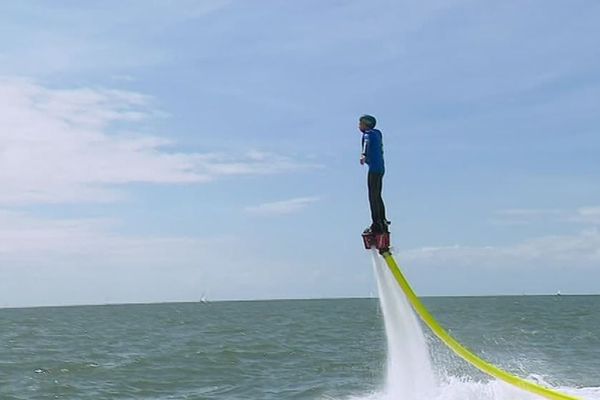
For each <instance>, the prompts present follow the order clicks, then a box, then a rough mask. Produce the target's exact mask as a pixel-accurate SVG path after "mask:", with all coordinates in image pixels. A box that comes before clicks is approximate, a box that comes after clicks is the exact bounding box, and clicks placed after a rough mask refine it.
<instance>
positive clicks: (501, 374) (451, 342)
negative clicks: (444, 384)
mask: <svg viewBox="0 0 600 400" xmlns="http://www.w3.org/2000/svg"><path fill="white" fill-rule="evenodd" d="M382 256H383V258H384V259H385V262H386V263H387V265H388V267H389V268H390V271H392V274H393V275H394V277H395V278H396V281H397V282H398V284H399V285H400V287H401V288H402V290H403V291H404V294H406V297H407V298H408V301H409V302H410V303H411V305H412V307H413V308H414V310H415V312H416V313H417V314H418V315H419V317H420V318H421V319H422V320H423V322H424V323H425V324H426V325H427V326H428V327H429V328H430V329H431V330H432V331H433V333H434V334H435V335H436V336H437V337H438V338H440V340H441V341H442V342H444V343H445V344H446V346H448V347H449V348H450V349H451V350H452V351H454V352H455V353H456V354H457V355H458V356H460V357H462V358H463V359H464V360H465V361H467V362H468V363H470V364H471V365H473V366H474V367H476V368H478V369H479V370H481V371H483V372H485V373H486V374H489V375H491V376H493V377H495V378H498V379H501V380H503V381H504V382H507V383H510V384H511V385H513V386H516V387H518V388H521V389H523V390H527V391H528V392H531V393H535V394H538V395H540V396H543V397H546V398H548V399H553V400H578V398H577V397H573V396H569V395H566V394H563V393H560V392H557V391H555V390H552V389H549V388H546V387H543V386H540V385H536V384H535V383H533V382H530V381H527V380H525V379H522V378H519V377H518V376H515V375H512V374H510V373H508V372H506V371H504V370H502V369H500V368H498V367H496V366H494V365H492V364H490V363H488V362H487V361H485V360H483V359H481V358H479V357H478V356H476V355H475V354H473V353H472V352H471V351H469V350H468V349H467V348H465V347H464V346H463V345H461V344H460V343H459V342H458V341H456V339H454V338H453V337H452V336H450V334H448V332H446V331H445V330H444V328H442V326H441V325H440V324H439V323H438V322H437V321H436V320H435V318H434V317H433V315H431V314H430V313H429V311H428V310H427V308H425V306H424V305H423V303H421V301H420V300H419V298H418V297H417V295H416V294H415V292H414V291H413V290H412V288H411V287H410V285H409V283H408V281H407V280H406V278H405V277H404V275H403V274H402V272H401V271H400V268H398V264H396V260H394V257H393V256H392V254H391V253H390V252H386V253H383V254H382Z"/></svg>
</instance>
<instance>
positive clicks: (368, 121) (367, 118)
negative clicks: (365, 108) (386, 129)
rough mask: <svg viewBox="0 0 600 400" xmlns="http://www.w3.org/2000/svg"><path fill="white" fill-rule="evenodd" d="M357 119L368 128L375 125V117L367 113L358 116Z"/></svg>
mask: <svg viewBox="0 0 600 400" xmlns="http://www.w3.org/2000/svg"><path fill="white" fill-rule="evenodd" d="M359 121H360V122H364V123H365V125H367V126H368V127H369V128H370V129H373V128H375V125H377V120H376V119H375V117H374V116H372V115H368V114H365V115H363V116H362V117H360V119H359Z"/></svg>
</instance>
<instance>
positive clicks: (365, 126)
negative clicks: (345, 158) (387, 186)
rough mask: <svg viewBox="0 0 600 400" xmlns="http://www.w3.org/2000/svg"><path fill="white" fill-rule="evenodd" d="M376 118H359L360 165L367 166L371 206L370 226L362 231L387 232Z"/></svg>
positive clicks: (381, 138) (381, 144)
mask: <svg viewBox="0 0 600 400" xmlns="http://www.w3.org/2000/svg"><path fill="white" fill-rule="evenodd" d="M376 124H377V120H376V119H375V117H373V116H372V115H363V116H362V117H360V119H359V124H358V129H359V130H360V131H361V132H362V153H361V156H360V163H361V165H364V164H367V165H368V166H369V173H368V174H367V187H368V188H369V205H370V206H371V219H372V223H371V226H370V227H369V228H367V229H365V232H364V233H368V234H380V233H388V224H389V221H388V220H387V219H386V217H385V205H384V204H383V199H382V198H381V189H382V188H383V174H384V173H385V165H384V162H383V136H382V134H381V131H379V130H378V129H375V125H376Z"/></svg>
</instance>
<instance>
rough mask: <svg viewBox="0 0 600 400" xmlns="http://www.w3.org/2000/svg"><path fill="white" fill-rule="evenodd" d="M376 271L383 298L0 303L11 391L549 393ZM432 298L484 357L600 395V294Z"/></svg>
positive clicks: (273, 395)
mask: <svg viewBox="0 0 600 400" xmlns="http://www.w3.org/2000/svg"><path fill="white" fill-rule="evenodd" d="M376 270H377V269H376ZM376 272H377V271H376ZM378 278H379V280H380V282H379V285H380V295H381V298H382V303H381V304H380V303H379V300H378V299H338V300H289V301H255V302H214V303H209V304H203V303H179V304H149V305H110V306H82V307H57V308H52V307H49V308H29V309H0V399H1V400H10V399H148V400H149V399H328V400H330V399H353V400H354V399H373V400H378V399H386V400H387V399H406V400H409V399H410V400H418V399H419V398H428V399H439V400H451V399H457V400H458V399H461V400H465V399H466V400H469V399H473V400H475V399H477V400H479V399H493V400H504V399H506V400H508V399H514V400H519V399H537V398H539V397H536V396H534V395H529V394H527V393H523V392H521V391H518V390H516V389H511V388H510V387H507V386H506V385H505V384H503V383H499V382H497V381H495V380H490V379H488V378H487V377H485V376H484V375H482V374H481V373H479V372H478V371H477V370H475V369H473V368H472V367H470V366H469V365H467V364H466V363H465V362H464V361H462V360H460V359H458V358H457V357H456V356H454V355H453V354H451V353H450V352H449V351H448V350H447V349H445V348H444V347H443V345H442V344H441V343H440V342H438V341H437V339H435V338H434V337H433V336H432V335H431V334H430V333H429V332H428V331H427V329H426V328H424V327H422V326H421V325H420V322H418V321H417V320H416V318H415V317H414V315H412V313H411V312H410V311H407V307H408V305H407V304H406V303H405V300H404V299H402V297H401V295H400V294H399V292H398V289H397V287H395V286H393V285H390V284H389V283H390V280H389V279H387V278H386V277H385V274H384V273H381V272H380V273H378ZM403 301H404V303H403ZM386 302H387V303H386ZM424 302H425V304H426V305H427V306H428V307H429V308H430V310H431V312H432V313H433V314H434V315H435V316H436V317H438V319H439V320H440V322H441V323H442V324H443V325H444V326H445V327H446V328H447V329H449V330H450V332H451V333H452V334H453V335H454V336H455V337H456V338H457V339H459V340H460V341H461V342H463V343H464V344H465V345H466V346H467V347H469V348H470V349H472V350H474V351H475V352H477V353H478V354H479V355H481V356H483V357H484V358H486V359H488V360H490V361H492V362H494V363H496V364H498V365H499V366H501V367H503V368H505V369H507V370H509V371H511V372H513V373H516V374H517V375H519V376H523V377H527V378H530V379H533V380H536V381H538V382H543V383H544V384H547V385H551V386H552V387H555V388H560V389H561V390H564V391H566V392H568V393H570V394H573V395H576V396H579V397H580V398H583V399H600V296H560V297H558V296H520V297H462V298H461V297H453V298H441V297H439V298H426V299H424ZM408 310H409V309H408Z"/></svg>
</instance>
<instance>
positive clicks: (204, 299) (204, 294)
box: [200, 293, 210, 304]
mask: <svg viewBox="0 0 600 400" xmlns="http://www.w3.org/2000/svg"><path fill="white" fill-rule="evenodd" d="M200 303H202V304H208V303H210V301H208V297H206V293H202V297H200Z"/></svg>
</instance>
